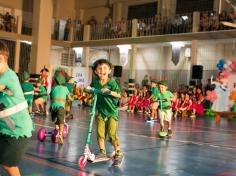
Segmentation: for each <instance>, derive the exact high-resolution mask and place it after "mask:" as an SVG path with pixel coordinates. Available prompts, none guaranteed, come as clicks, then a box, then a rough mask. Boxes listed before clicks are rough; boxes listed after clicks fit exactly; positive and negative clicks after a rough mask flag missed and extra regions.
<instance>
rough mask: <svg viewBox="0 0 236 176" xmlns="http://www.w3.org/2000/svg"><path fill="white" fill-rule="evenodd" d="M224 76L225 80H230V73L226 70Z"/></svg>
mask: <svg viewBox="0 0 236 176" xmlns="http://www.w3.org/2000/svg"><path fill="white" fill-rule="evenodd" d="M222 75H223V76H224V78H228V77H229V75H230V73H229V72H228V71H226V70H225V71H223V72H222Z"/></svg>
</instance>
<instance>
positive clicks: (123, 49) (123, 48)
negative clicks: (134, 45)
mask: <svg viewBox="0 0 236 176" xmlns="http://www.w3.org/2000/svg"><path fill="white" fill-rule="evenodd" d="M117 47H118V48H119V50H120V53H128V52H129V49H131V45H117Z"/></svg>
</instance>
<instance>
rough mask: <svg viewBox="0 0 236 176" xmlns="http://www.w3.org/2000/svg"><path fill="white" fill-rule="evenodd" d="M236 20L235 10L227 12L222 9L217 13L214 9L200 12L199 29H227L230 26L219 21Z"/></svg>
mask: <svg viewBox="0 0 236 176" xmlns="http://www.w3.org/2000/svg"><path fill="white" fill-rule="evenodd" d="M223 21H227V22H231V23H235V22H236V12H231V13H227V12H226V11H222V13H221V14H218V13H217V12H216V11H212V12H202V13H201V15H200V31H217V30H228V29H231V27H227V26H224V25H223V24H222V23H221V22H223Z"/></svg>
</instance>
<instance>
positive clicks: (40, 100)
mask: <svg viewBox="0 0 236 176" xmlns="http://www.w3.org/2000/svg"><path fill="white" fill-rule="evenodd" d="M37 87H38V91H39V92H38V94H37V96H36V98H35V100H34V103H35V105H36V110H37V111H36V112H37V113H40V112H42V113H46V109H45V108H46V106H45V104H46V103H47V100H48V94H47V89H46V87H45V86H44V85H42V83H41V80H40V79H39V80H38V81H37Z"/></svg>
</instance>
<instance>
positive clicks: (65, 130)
mask: <svg viewBox="0 0 236 176" xmlns="http://www.w3.org/2000/svg"><path fill="white" fill-rule="evenodd" d="M67 128H68V127H67V125H65V126H64V129H63V133H62V136H63V138H66V137H67V135H68V134H67V133H68V129H67Z"/></svg>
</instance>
